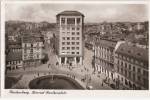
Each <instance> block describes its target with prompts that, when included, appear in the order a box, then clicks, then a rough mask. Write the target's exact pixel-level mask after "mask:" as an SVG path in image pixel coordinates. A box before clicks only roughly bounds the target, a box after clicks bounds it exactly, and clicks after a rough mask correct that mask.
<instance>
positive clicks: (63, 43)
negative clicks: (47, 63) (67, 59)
mask: <svg viewBox="0 0 150 100" xmlns="http://www.w3.org/2000/svg"><path fill="white" fill-rule="evenodd" d="M65 44H67V45H75V44H76V45H79V44H80V42H62V45H65Z"/></svg>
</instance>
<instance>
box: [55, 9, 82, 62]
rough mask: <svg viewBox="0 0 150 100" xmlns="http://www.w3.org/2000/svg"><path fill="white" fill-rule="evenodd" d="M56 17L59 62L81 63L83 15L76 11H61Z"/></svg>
mask: <svg viewBox="0 0 150 100" xmlns="http://www.w3.org/2000/svg"><path fill="white" fill-rule="evenodd" d="M56 17H57V25H58V31H59V32H58V33H59V35H58V40H59V43H58V58H59V64H69V65H76V64H82V63H83V39H82V34H83V23H84V15H83V14H82V13H80V12H78V11H63V12H61V13H59V14H57V16H56Z"/></svg>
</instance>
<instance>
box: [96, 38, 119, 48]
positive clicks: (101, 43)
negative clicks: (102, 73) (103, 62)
mask: <svg viewBox="0 0 150 100" xmlns="http://www.w3.org/2000/svg"><path fill="white" fill-rule="evenodd" d="M116 44H117V42H113V41H109V40H99V41H98V42H96V46H102V47H108V48H112V49H114V48H115V46H116Z"/></svg>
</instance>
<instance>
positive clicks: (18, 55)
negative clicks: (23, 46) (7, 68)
mask: <svg viewBox="0 0 150 100" xmlns="http://www.w3.org/2000/svg"><path fill="white" fill-rule="evenodd" d="M18 60H22V51H16V52H13V51H10V52H9V53H8V55H6V61H18Z"/></svg>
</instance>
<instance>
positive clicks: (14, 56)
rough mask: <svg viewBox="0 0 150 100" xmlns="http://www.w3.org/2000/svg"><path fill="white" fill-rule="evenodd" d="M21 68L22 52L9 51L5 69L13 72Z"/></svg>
mask: <svg viewBox="0 0 150 100" xmlns="http://www.w3.org/2000/svg"><path fill="white" fill-rule="evenodd" d="M22 67H23V62H22V51H20V50H19V51H13V50H11V51H9V53H8V54H7V55H6V69H7V70H15V69H19V68H22Z"/></svg>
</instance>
